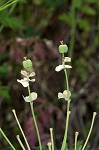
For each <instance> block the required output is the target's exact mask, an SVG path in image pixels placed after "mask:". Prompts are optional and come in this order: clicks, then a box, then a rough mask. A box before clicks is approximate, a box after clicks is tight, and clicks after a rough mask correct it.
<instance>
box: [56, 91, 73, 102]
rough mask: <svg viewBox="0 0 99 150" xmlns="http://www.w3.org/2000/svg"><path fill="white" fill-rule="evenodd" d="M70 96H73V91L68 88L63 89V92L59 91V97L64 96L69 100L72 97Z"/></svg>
mask: <svg viewBox="0 0 99 150" xmlns="http://www.w3.org/2000/svg"><path fill="white" fill-rule="evenodd" d="M70 96H71V92H70V91H69V92H68V91H67V90H65V91H63V93H61V92H59V93H58V99H60V98H64V99H65V100H68V99H70Z"/></svg>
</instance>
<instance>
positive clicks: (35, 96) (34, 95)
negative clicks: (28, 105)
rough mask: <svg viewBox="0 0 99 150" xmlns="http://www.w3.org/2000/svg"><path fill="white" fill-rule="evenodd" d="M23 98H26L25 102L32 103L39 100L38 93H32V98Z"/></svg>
mask: <svg viewBox="0 0 99 150" xmlns="http://www.w3.org/2000/svg"><path fill="white" fill-rule="evenodd" d="M23 98H24V100H25V101H26V102H32V101H34V100H36V99H37V93H36V92H32V93H31V94H30V96H26V97H24V96H23Z"/></svg>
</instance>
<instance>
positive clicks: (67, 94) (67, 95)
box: [55, 41, 72, 101]
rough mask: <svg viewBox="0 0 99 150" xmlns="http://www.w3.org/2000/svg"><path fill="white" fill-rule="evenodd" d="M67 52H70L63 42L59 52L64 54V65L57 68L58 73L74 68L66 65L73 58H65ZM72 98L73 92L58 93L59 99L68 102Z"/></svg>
mask: <svg viewBox="0 0 99 150" xmlns="http://www.w3.org/2000/svg"><path fill="white" fill-rule="evenodd" d="M67 51H68V47H67V45H66V44H63V41H61V45H60V46H59V52H60V53H61V54H62V64H61V65H58V66H57V67H56V68H55V71H56V72H59V71H61V70H65V69H70V68H72V66H71V65H68V64H65V63H69V62H71V58H70V57H65V56H64V53H66V52H67ZM70 97H71V92H70V91H69V90H68V89H67V90H64V91H63V93H61V92H59V93H58V99H60V98H64V99H65V100H66V101H67V100H70Z"/></svg>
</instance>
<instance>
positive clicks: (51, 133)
mask: <svg viewBox="0 0 99 150" xmlns="http://www.w3.org/2000/svg"><path fill="white" fill-rule="evenodd" d="M50 135H51V143H52V150H54V138H53V128H50Z"/></svg>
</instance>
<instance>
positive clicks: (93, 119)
mask: <svg viewBox="0 0 99 150" xmlns="http://www.w3.org/2000/svg"><path fill="white" fill-rule="evenodd" d="M96 114H97V113H96V112H94V113H93V118H92V122H91V127H90V130H89V133H88V136H87V139H86V141H85V144H84V146H83V148H82V150H84V149H85V147H86V145H87V143H88V140H89V137H90V135H91V132H92V128H93V125H94V121H95V117H96Z"/></svg>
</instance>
